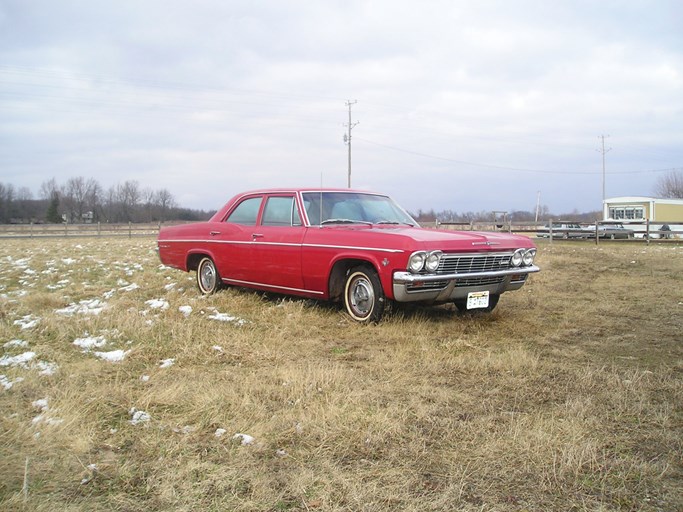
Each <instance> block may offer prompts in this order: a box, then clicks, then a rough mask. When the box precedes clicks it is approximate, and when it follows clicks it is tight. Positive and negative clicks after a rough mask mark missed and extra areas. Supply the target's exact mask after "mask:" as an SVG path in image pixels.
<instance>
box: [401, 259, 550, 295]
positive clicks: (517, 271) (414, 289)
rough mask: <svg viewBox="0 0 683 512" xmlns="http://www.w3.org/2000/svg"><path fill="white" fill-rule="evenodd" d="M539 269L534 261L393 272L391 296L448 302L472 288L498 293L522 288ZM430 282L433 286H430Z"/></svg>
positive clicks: (472, 290)
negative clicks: (505, 266)
mask: <svg viewBox="0 0 683 512" xmlns="http://www.w3.org/2000/svg"><path fill="white" fill-rule="evenodd" d="M540 270H541V269H540V268H539V267H537V266H536V265H531V266H530V267H519V268H510V269H505V270H490V271H484V272H462V273H453V274H412V273H410V272H407V271H401V272H394V277H393V291H394V300H396V301H398V302H416V301H426V302H448V301H452V300H456V299H463V298H466V297H467V294H468V293H470V292H474V291H488V292H489V293H491V294H501V293H503V292H506V291H510V290H517V289H519V288H521V287H522V286H523V285H524V283H525V282H526V277H527V275H528V274H531V273H534V272H538V271H540ZM477 281H479V282H477ZM430 283H431V284H432V286H429V285H430ZM438 283H441V284H442V286H441V285H439V286H438V287H434V286H433V285H434V284H438ZM422 286H424V288H422Z"/></svg>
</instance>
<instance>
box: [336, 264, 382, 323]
mask: <svg viewBox="0 0 683 512" xmlns="http://www.w3.org/2000/svg"><path fill="white" fill-rule="evenodd" d="M385 303H386V299H385V297H384V290H382V284H381V283H380V281H379V276H378V275H377V272H375V270H374V269H372V268H370V267H366V266H358V267H354V268H352V269H351V270H349V272H348V274H347V276H346V284H345V285H344V307H345V308H346V311H347V313H348V314H349V315H350V316H351V318H353V319H354V320H356V321H357V322H378V321H379V320H380V318H382V314H383V313H384V306H385Z"/></svg>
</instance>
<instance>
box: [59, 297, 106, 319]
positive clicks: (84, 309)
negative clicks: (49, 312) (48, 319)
mask: <svg viewBox="0 0 683 512" xmlns="http://www.w3.org/2000/svg"><path fill="white" fill-rule="evenodd" d="M105 306H106V303H105V302H102V301H101V300H100V299H91V300H87V299H86V300H82V301H80V302H79V303H78V304H75V303H71V304H69V305H68V306H67V307H65V308H62V309H56V310H55V313H57V314H58V315H65V316H73V315H76V314H79V315H99V314H100V313H101V312H102V310H103V309H104V307H105Z"/></svg>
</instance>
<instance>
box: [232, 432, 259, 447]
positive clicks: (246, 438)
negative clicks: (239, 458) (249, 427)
mask: <svg viewBox="0 0 683 512" xmlns="http://www.w3.org/2000/svg"><path fill="white" fill-rule="evenodd" d="M232 438H233V439H234V440H236V441H239V442H240V444H241V445H242V446H248V445H250V444H253V443H254V438H253V437H251V436H250V435H249V434H240V433H237V434H235V435H234V436H232Z"/></svg>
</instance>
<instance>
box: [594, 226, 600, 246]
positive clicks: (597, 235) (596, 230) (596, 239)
mask: <svg viewBox="0 0 683 512" xmlns="http://www.w3.org/2000/svg"><path fill="white" fill-rule="evenodd" d="M598 226H599V224H598V221H595V245H599V243H600V242H599V241H598V240H599V239H600V236H599V231H598Z"/></svg>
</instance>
